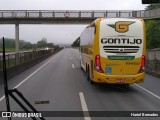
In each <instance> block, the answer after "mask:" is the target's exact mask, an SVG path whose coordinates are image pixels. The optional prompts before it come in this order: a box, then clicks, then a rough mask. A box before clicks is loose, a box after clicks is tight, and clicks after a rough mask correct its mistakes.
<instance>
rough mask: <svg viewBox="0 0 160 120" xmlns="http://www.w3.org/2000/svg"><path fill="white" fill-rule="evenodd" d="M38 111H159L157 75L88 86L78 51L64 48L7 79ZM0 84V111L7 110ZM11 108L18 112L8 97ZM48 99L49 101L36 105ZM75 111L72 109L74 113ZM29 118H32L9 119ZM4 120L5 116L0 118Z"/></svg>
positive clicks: (88, 119) (108, 119)
mask: <svg viewBox="0 0 160 120" xmlns="http://www.w3.org/2000/svg"><path fill="white" fill-rule="evenodd" d="M14 87H15V88H18V89H19V91H21V92H22V93H23V95H24V96H25V97H26V98H27V99H28V100H29V101H30V102H31V104H32V105H34V106H35V108H37V109H38V110H39V111H102V112H103V111H117V112H120V111H160V78H156V77H153V76H151V75H148V74H146V75H145V82H144V83H141V84H132V85H130V86H129V87H125V86H115V85H106V84H96V85H90V84H89V82H88V81H87V78H86V74H85V72H84V71H83V70H81V69H80V60H79V51H78V50H77V49H71V48H67V49H63V50H62V51H60V52H58V53H57V54H55V55H53V56H51V57H50V58H48V59H46V60H44V61H42V62H41V63H39V64H37V65H35V66H33V67H32V68H30V69H28V70H26V71H24V72H23V73H21V74H19V75H17V76H15V77H14V78H12V79H10V80H9V88H14ZM3 95H4V91H3V84H1V85H0V111H4V110H6V108H5V99H4V97H3ZM10 101H11V110H12V111H21V109H20V108H19V107H18V105H17V104H16V103H15V102H14V101H13V99H11V98H10ZM35 101H49V104H35ZM73 114H74V112H73ZM12 119H13V120H23V119H24V120H31V118H23V119H22V118H12ZM159 119H160V114H159V117H119V118H118V117H100V116H99V117H93V116H87V117H46V120H159ZM0 120H7V118H0Z"/></svg>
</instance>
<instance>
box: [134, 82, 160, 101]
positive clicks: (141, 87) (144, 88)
mask: <svg viewBox="0 0 160 120" xmlns="http://www.w3.org/2000/svg"><path fill="white" fill-rule="evenodd" d="M134 85H136V86H138V87H140V88H141V89H143V90H144V91H146V92H148V93H149V94H151V95H153V96H154V97H156V98H158V99H159V100H160V97H159V96H158V95H156V94H154V93H153V92H151V91H149V90H147V89H146V88H144V87H142V86H140V85H138V84H136V83H134Z"/></svg>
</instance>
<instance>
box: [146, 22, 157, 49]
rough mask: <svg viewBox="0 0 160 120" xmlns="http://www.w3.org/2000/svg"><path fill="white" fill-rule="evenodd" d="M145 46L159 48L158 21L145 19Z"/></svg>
mask: <svg viewBox="0 0 160 120" xmlns="http://www.w3.org/2000/svg"><path fill="white" fill-rule="evenodd" d="M146 35H147V48H148V49H153V48H160V21H157V20H147V21H146Z"/></svg>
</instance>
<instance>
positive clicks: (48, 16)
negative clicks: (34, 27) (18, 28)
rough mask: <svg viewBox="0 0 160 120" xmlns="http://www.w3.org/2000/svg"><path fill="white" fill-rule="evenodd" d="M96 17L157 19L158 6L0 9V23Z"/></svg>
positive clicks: (76, 20)
mask: <svg viewBox="0 0 160 120" xmlns="http://www.w3.org/2000/svg"><path fill="white" fill-rule="evenodd" d="M98 17H105V18H115V17H118V18H143V19H145V20H146V19H159V18H160V8H159V9H155V10H142V11H131V10H125V11H124V10H123V11H118V10H116V11H115V10H114V11H106V10H95V11H91V10H90V11H89V10H82V11H78V10H69V11H65V10H0V24H16V23H18V24H89V23H91V22H92V21H93V20H95V19H96V18H98Z"/></svg>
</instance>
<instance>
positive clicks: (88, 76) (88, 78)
mask: <svg viewBox="0 0 160 120" xmlns="http://www.w3.org/2000/svg"><path fill="white" fill-rule="evenodd" d="M86 71H87V81H89V80H90V74H89V67H87V70H86Z"/></svg>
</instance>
